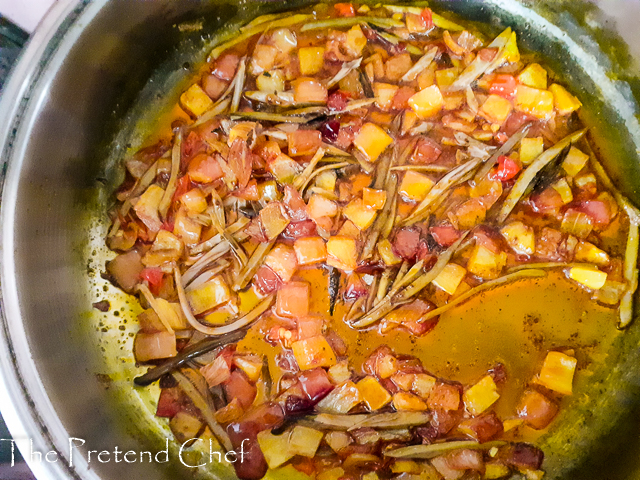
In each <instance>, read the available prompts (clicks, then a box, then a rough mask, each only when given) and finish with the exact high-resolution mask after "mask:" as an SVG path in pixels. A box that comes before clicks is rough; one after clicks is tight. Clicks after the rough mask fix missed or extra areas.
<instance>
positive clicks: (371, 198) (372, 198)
mask: <svg viewBox="0 0 640 480" xmlns="http://www.w3.org/2000/svg"><path fill="white" fill-rule="evenodd" d="M386 201H387V192H385V191H384V190H376V189H374V188H367V187H365V188H363V189H362V203H364V206H365V207H367V208H370V209H372V210H382V208H383V207H384V204H385V202H386Z"/></svg>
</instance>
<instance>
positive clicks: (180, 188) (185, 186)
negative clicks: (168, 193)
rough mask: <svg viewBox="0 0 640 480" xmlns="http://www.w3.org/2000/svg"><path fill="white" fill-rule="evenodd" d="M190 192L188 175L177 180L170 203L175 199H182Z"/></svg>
mask: <svg viewBox="0 0 640 480" xmlns="http://www.w3.org/2000/svg"><path fill="white" fill-rule="evenodd" d="M189 190H191V178H189V175H184V176H182V177H180V178H179V179H178V184H177V185H176V191H175V192H174V194H173V198H172V199H171V201H172V202H175V201H176V200H177V199H179V198H180V197H182V196H183V195H184V194H185V193H187V192H188V191H189Z"/></svg>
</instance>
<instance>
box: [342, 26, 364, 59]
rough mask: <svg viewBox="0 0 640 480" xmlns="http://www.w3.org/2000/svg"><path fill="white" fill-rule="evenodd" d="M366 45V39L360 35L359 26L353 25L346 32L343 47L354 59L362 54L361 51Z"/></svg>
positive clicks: (362, 34)
mask: <svg viewBox="0 0 640 480" xmlns="http://www.w3.org/2000/svg"><path fill="white" fill-rule="evenodd" d="M366 44H367V37H365V36H364V33H362V29H361V28H360V25H354V26H353V27H351V29H350V30H349V31H348V32H347V41H346V42H345V46H346V47H347V50H348V51H349V53H350V54H351V55H353V56H355V57H357V56H360V54H361V53H362V49H363V48H364V47H365V45H366Z"/></svg>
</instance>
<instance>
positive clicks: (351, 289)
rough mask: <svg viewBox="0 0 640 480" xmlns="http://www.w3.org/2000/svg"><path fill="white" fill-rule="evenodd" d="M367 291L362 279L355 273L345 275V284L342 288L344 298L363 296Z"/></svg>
mask: <svg viewBox="0 0 640 480" xmlns="http://www.w3.org/2000/svg"><path fill="white" fill-rule="evenodd" d="M368 293H369V289H368V288H367V286H366V285H365V284H364V282H363V281H362V278H361V277H360V275H358V274H357V273H351V274H349V276H348V277H347V285H346V287H345V289H344V299H345V300H355V299H356V298H360V297H364V296H365V295H367V294H368Z"/></svg>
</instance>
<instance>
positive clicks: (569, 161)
mask: <svg viewBox="0 0 640 480" xmlns="http://www.w3.org/2000/svg"><path fill="white" fill-rule="evenodd" d="M588 161H589V155H587V154H586V153H584V152H583V151H582V150H578V149H577V148H576V147H571V150H569V154H568V155H567V157H566V158H565V159H564V161H563V162H562V168H563V169H564V171H565V172H567V175H570V176H572V177H575V176H576V175H578V173H580V170H582V169H583V168H584V166H585V165H586V164H587V162H588Z"/></svg>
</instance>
